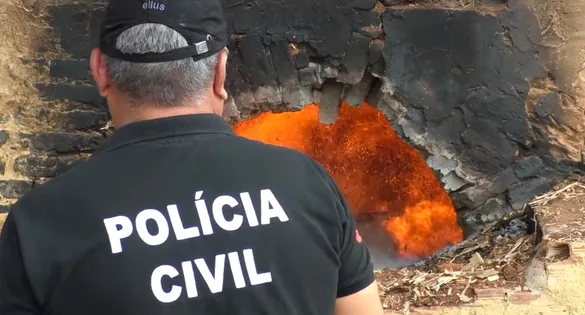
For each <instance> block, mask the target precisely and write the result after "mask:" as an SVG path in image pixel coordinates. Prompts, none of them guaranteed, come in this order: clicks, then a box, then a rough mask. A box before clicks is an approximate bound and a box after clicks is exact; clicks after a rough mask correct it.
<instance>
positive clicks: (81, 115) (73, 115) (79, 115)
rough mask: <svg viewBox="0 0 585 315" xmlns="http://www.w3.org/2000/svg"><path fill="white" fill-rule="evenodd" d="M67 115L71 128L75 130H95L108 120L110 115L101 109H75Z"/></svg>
mask: <svg viewBox="0 0 585 315" xmlns="http://www.w3.org/2000/svg"><path fill="white" fill-rule="evenodd" d="M66 115H67V119H68V126H69V128H71V129H74V130H95V129H97V128H99V127H102V126H104V125H105V124H106V122H107V120H108V115H107V114H106V113H104V112H101V111H88V110H74V111H70V112H68V113H66Z"/></svg>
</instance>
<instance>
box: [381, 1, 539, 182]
mask: <svg viewBox="0 0 585 315" xmlns="http://www.w3.org/2000/svg"><path fill="white" fill-rule="evenodd" d="M383 24H384V30H385V31H386V45H385V47H384V49H383V56H384V59H385V61H386V71H385V76H387V79H389V82H392V84H393V87H394V90H395V93H396V94H397V95H399V96H400V97H401V98H402V99H404V100H405V101H406V102H407V103H409V104H410V105H411V106H415V107H418V108H422V109H423V110H424V117H425V121H426V123H427V124H430V123H431V122H439V121H443V120H446V119H448V118H449V117H450V116H451V115H452V114H453V113H454V112H455V111H458V110H460V108H463V109H464V110H466V111H467V112H471V113H473V115H470V114H469V113H466V125H467V126H468V128H467V130H466V131H465V132H464V134H463V135H462V140H463V144H464V146H463V147H460V146H461V143H459V141H458V139H459V138H457V137H456V138H450V139H454V141H452V142H453V143H452V145H453V146H454V147H456V148H459V149H460V150H464V152H462V153H461V156H462V159H463V165H464V166H465V167H466V168H472V169H474V170H476V171H477V172H480V173H483V174H488V175H489V174H494V173H497V172H499V171H501V170H502V169H503V168H505V167H507V166H508V165H510V164H511V163H512V162H513V161H514V160H515V155H516V153H517V150H518V149H519V148H518V145H517V143H522V144H523V145H525V144H526V143H529V142H530V140H531V139H532V138H533V136H532V133H531V129H530V128H529V126H528V123H527V119H526V113H525V101H526V97H527V91H528V90H529V88H530V84H531V81H532V80H533V79H535V78H536V77H535V74H537V73H539V69H540V68H541V67H542V65H541V64H540V63H539V62H538V61H537V60H535V59H533V58H529V57H527V53H525V52H523V51H520V50H518V49H510V48H509V47H508V46H507V44H506V41H505V40H504V35H502V32H501V29H502V28H504V27H503V25H502V24H501V23H500V19H499V18H498V17H496V16H492V15H485V14H480V13H477V12H473V11H456V10H428V9H416V8H413V9H408V10H392V9H390V10H389V11H388V12H386V13H385V14H384V15H383ZM429 29H432V30H433V32H429V31H428V30H429ZM536 42H538V41H535V43H536ZM486 61H487V62H486ZM494 69H497V71H494ZM462 104H464V106H463V107H462ZM468 116H475V117H476V118H477V119H472V120H469V119H467V117H468ZM478 121H480V123H479V124H478V123H477V122H478ZM427 134H429V135H433V134H434V131H433V130H430V129H429V130H427Z"/></svg>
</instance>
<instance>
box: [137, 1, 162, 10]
mask: <svg viewBox="0 0 585 315" xmlns="http://www.w3.org/2000/svg"><path fill="white" fill-rule="evenodd" d="M142 9H144V10H159V11H164V10H165V5H164V4H162V3H158V2H156V1H151V0H149V1H146V2H144V4H142Z"/></svg>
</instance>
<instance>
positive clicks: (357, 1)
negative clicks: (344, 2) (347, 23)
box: [348, 0, 377, 10]
mask: <svg viewBox="0 0 585 315" xmlns="http://www.w3.org/2000/svg"><path fill="white" fill-rule="evenodd" d="M376 2H377V0H351V1H349V3H348V5H349V7H351V8H354V9H360V10H371V9H373V8H374V6H375V5H376Z"/></svg>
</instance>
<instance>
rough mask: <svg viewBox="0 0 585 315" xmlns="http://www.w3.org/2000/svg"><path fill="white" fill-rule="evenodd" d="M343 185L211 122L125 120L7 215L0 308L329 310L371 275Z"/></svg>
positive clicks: (303, 313) (143, 313)
mask: <svg viewBox="0 0 585 315" xmlns="http://www.w3.org/2000/svg"><path fill="white" fill-rule="evenodd" d="M359 239H360V238H359V236H358V237H356V229H355V222H354V219H353V218H352V216H351V215H350V211H349V210H348V206H347V204H346V202H345V201H344V199H343V197H342V195H341V193H340V191H339V189H338V188H337V186H336V185H335V184H334V182H333V180H332V179H331V178H330V177H329V175H328V174H327V173H326V172H325V171H324V169H323V168H322V167H321V166H319V165H318V164H317V163H315V162H314V161H313V160H311V159H310V158H308V157H306V156H304V155H303V154H300V153H298V152H296V151H293V150H289V149H285V148H280V147H275V146H270V145H265V144H262V143H259V142H255V141H250V140H247V139H244V138H241V137H238V136H235V135H234V134H233V133H232V130H231V127H230V126H229V125H228V124H227V123H226V122H225V121H224V120H223V119H222V118H221V117H219V116H216V115H188V116H178V117H171V118H164V119H157V120H150V121H143V122H138V123H133V124H129V125H127V126H124V127H122V128H121V129H119V130H118V131H116V132H115V133H114V135H113V136H112V137H110V138H109V139H108V140H107V141H106V142H105V144H104V145H103V146H102V148H101V149H100V150H99V151H98V152H97V153H96V154H94V156H93V157H92V158H91V159H89V160H88V161H86V162H84V163H83V164H81V165H79V166H77V167H75V168H73V169H72V170H70V171H69V172H67V173H66V174H63V175H62V176H59V177H57V178H55V179H53V180H52V181H50V182H49V183H47V184H45V185H43V186H41V187H39V188H37V189H34V190H33V191H32V192H30V193H29V194H28V195H26V196H25V197H23V198H22V199H21V200H19V201H18V203H17V204H16V205H15V206H14V207H13V209H12V210H11V212H10V215H9V217H8V219H7V222H6V225H5V227H4V230H3V231H2V234H1V238H0V314H6V315H24V314H54V315H81V314H83V315H93V314H95V315H105V314H108V315H116V314H119V315H131V314H137V315H138V314H139V315H148V314H153V315H162V314H172V315H183V314H184V315H187V314H188V315H197V314H208V315H224V314H225V315H237V314H246V315H260V314H270V315H287V314H298V315H326V314H333V313H334V304H335V299H336V298H339V297H343V296H346V295H350V294H353V293H355V292H358V291H360V290H362V289H364V288H365V287H367V286H368V285H370V284H371V283H372V282H373V281H374V275H373V268H372V265H371V262H370V257H369V253H368V251H367V249H366V247H365V246H364V245H363V244H361V243H360V242H361V241H360V240H359Z"/></svg>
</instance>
